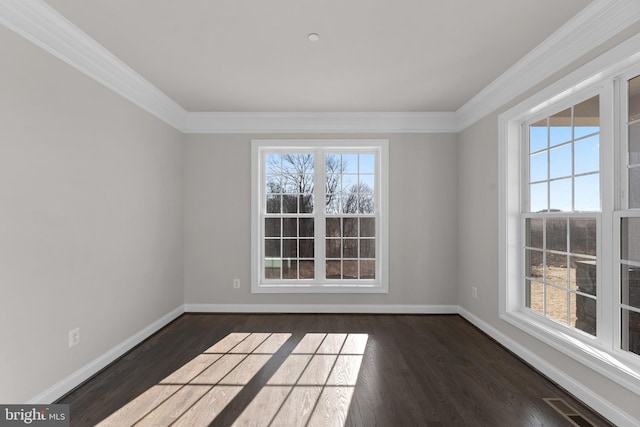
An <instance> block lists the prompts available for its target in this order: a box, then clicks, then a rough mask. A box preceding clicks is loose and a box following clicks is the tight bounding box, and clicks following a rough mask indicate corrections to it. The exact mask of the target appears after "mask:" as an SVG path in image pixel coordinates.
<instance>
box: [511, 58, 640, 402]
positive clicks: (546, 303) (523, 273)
mask: <svg viewBox="0 0 640 427" xmlns="http://www.w3.org/2000/svg"><path fill="white" fill-rule="evenodd" d="M630 49H631V48H630ZM633 49H635V48H633ZM615 54H616V55H617V54H618V53H615ZM610 55H614V53H611V54H610ZM635 57H636V58H637V55H635ZM633 58H634V56H633V55H630V56H629V57H625V58H619V59H618V60H619V61H620V62H619V63H613V64H615V65H611V64H612V62H611V61H604V60H603V61H599V62H598V61H594V64H603V63H604V64H608V65H607V66H606V68H604V69H598V68H590V67H591V64H588V65H587V66H585V68H583V69H579V70H577V71H576V72H574V73H573V74H571V75H569V76H567V77H565V78H564V79H562V80H561V81H559V82H557V83H556V84H553V85H552V86H550V87H549V88H547V89H545V90H543V91H542V92H540V93H539V94H536V95H533V96H532V97H531V98H529V99H527V100H525V101H523V102H522V103H520V104H518V105H516V106H515V107H513V108H511V109H510V110H509V111H507V112H505V113H503V114H502V115H501V116H500V119H499V122H500V123H499V126H500V131H501V133H500V146H499V147H500V149H499V154H500V157H499V158H500V165H501V170H500V188H501V192H500V196H499V197H500V211H499V213H500V245H499V249H500V270H499V274H500V275H499V279H500V316H501V318H502V319H504V320H506V321H508V322H510V323H511V324H513V325H515V326H517V327H519V328H521V329H522V330H524V331H526V332H528V333H530V334H531V335H533V336H535V337H536V338H539V339H541V340H542V341H544V342H546V343H547V344H549V345H551V346H553V347H554V348H557V349H558V350H560V351H562V352H563V353H565V354H567V355H569V356H570V357H573V358H574V359H576V360H579V361H581V362H583V363H584V364H586V365H587V366H590V367H592V368H594V369H597V370H598V371H600V372H603V373H604V374H606V375H607V376H608V377H609V378H611V379H613V380H615V381H617V382H618V383H619V384H621V385H623V386H625V387H627V388H629V389H630V390H632V391H634V392H636V393H640V64H638V63H637V59H633ZM634 62H635V63H634ZM594 67H595V66H594Z"/></svg>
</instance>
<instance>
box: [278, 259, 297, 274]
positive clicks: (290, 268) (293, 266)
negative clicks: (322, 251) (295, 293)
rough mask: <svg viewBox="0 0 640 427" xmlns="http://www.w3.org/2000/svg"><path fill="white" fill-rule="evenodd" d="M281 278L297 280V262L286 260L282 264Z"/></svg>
mask: <svg viewBox="0 0 640 427" xmlns="http://www.w3.org/2000/svg"><path fill="white" fill-rule="evenodd" d="M282 278H283V279H297V278H298V261H296V260H291V259H286V260H283V262H282Z"/></svg>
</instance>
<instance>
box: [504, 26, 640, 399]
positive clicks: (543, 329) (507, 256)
mask: <svg viewBox="0 0 640 427" xmlns="http://www.w3.org/2000/svg"><path fill="white" fill-rule="evenodd" d="M612 64H613V65H612ZM637 64H640V36H635V37H633V38H631V39H629V40H628V41H627V42H625V43H622V44H621V45H619V46H617V47H616V48H614V49H612V50H610V51H608V52H607V53H605V54H603V55H602V56H600V57H598V58H596V59H595V60H593V61H591V62H589V63H588V64H586V65H584V66H582V67H581V68H579V69H578V70H576V71H574V72H572V73H571V74H569V75H567V76H565V77H564V78H562V79H560V80H559V81H557V82H555V83H553V84H552V85H550V86H548V87H547V88H545V89H543V90H541V91H540V92H538V93H536V94H534V95H533V96H531V97H530V98H528V99H526V100H524V101H522V102H520V103H519V104H517V105H516V106H514V107H512V108H510V109H509V110H508V111H506V112H504V113H502V114H501V115H500V116H499V118H498V140H499V146H498V162H499V163H498V167H499V172H498V182H499V195H498V209H499V213H498V221H499V235H498V239H499V242H498V248H499V253H498V255H499V266H498V268H499V273H498V275H499V307H500V308H499V310H500V312H499V316H500V319H502V320H504V321H506V322H508V323H510V324H512V325H514V326H515V327H517V328H519V329H521V330H523V331H525V332H527V333H528V334H530V335H531V336H533V337H535V338H537V339H539V340H540V341H542V342H544V343H546V344H548V345H549V346H551V347H553V348H555V349H557V350H559V351H560V352H562V353H564V354H565V355H567V356H569V357H571V358H573V359H575V360H577V361H579V362H581V363H582V364H584V365H586V366H588V367H590V368H592V369H594V370H595V371H596V372H600V373H602V374H603V375H605V376H607V377H608V378H610V379H612V380H613V381H615V382H617V383H618V384H620V385H621V386H623V387H625V388H627V389H628V390H630V391H632V392H634V393H636V394H640V361H639V360H638V359H639V358H638V357H635V356H634V355H631V354H629V353H628V352H625V351H622V350H619V346H618V347H616V345H619V339H616V338H615V333H614V332H613V331H615V330H619V329H614V325H616V324H617V323H616V322H617V321H618V318H619V316H618V315H616V313H615V312H616V311H617V310H615V309H614V307H617V306H618V304H617V301H619V282H615V281H613V280H615V277H616V273H615V271H613V270H614V269H613V268H612V267H613V266H614V265H615V259H614V257H615V256H616V254H615V253H613V252H616V251H615V250H614V248H613V247H611V246H613V244H611V246H610V247H609V248H603V247H602V242H603V240H604V239H602V238H600V236H599V238H598V242H599V245H600V247H599V254H600V255H599V256H600V259H601V261H602V264H603V265H606V266H608V267H607V268H606V269H605V268H599V269H598V270H599V271H598V275H599V283H600V285H599V286H600V289H599V290H598V325H597V327H598V331H597V332H598V338H594V337H591V336H589V335H588V334H583V333H580V332H578V331H573V330H572V329H571V328H566V327H561V326H558V325H557V324H556V323H555V322H553V321H551V320H549V319H545V318H544V317H542V316H539V315H535V314H534V313H531V311H530V310H525V309H523V305H524V304H523V301H524V296H523V285H522V282H523V279H522V277H523V275H522V272H523V269H524V265H523V259H522V258H523V257H522V249H521V248H522V239H523V234H524V233H523V229H522V222H521V215H522V200H521V198H520V197H521V191H522V189H523V188H524V183H523V182H522V181H523V179H522V168H523V167H526V166H525V165H524V164H523V163H524V161H523V159H524V155H523V153H522V144H521V141H522V138H523V134H522V132H523V130H522V123H523V122H524V121H525V120H529V119H531V118H532V117H534V116H536V115H539V114H541V113H542V112H543V111H545V110H547V109H548V108H549V107H550V106H561V105H562V104H563V103H564V104H570V103H571V101H572V100H576V99H580V98H581V97H583V98H584V99H586V98H587V97H588V96H586V95H585V94H587V93H595V92H597V91H598V89H597V88H598V87H604V86H608V88H605V90H603V91H602V92H601V96H605V97H609V99H608V100H607V102H608V103H609V104H607V105H612V106H613V108H612V109H611V110H612V111H601V115H602V118H601V120H602V122H601V124H602V126H601V141H602V139H605V138H609V139H614V138H617V139H619V138H620V132H623V130H622V129H621V128H622V126H621V125H620V124H618V123H613V122H612V118H613V117H614V111H613V110H614V109H616V108H618V106H619V105H620V102H618V100H619V98H620V93H621V92H620V90H619V89H618V88H616V86H617V83H616V81H617V79H616V77H617V76H620V75H621V74H622V73H625V72H627V70H628V69H629V68H630V67H638V65H637ZM639 74H640V73H639ZM612 98H613V99H612ZM561 109H562V108H557V110H561ZM616 113H619V112H616ZM618 117H619V114H618ZM614 146H615V144H609V146H608V149H605V150H603V151H602V158H601V166H603V167H601V185H602V190H601V197H602V198H603V199H602V204H603V206H602V207H603V212H604V211H605V209H610V210H614V209H616V208H619V206H620V205H619V203H620V201H619V200H614V195H613V194H611V193H612V192H610V191H608V190H607V189H610V188H614V185H615V186H617V187H619V186H620V184H621V182H622V181H623V179H622V178H621V177H620V176H619V175H620V174H617V175H616V176H614V174H613V173H611V170H610V169H607V168H611V167H613V165H614V164H615V162H616V159H620V158H621V157H620V154H621V153H620V152H614V150H615V148H614ZM603 168H604V169H603ZM614 181H615V182H614ZM614 222H616V223H617V221H614V218H613V215H611V214H609V215H604V214H603V217H602V221H601V224H600V228H601V230H602V232H603V231H605V230H609V232H611V233H613V235H614V238H613V239H609V240H610V241H614V240H615V231H614V227H615V224H614ZM599 233H601V231H599ZM618 234H619V233H618ZM613 243H614V244H615V242H613ZM603 281H607V282H609V283H613V286H609V287H608V288H606V289H604V290H603V289H602V288H603V286H602V285H601V284H602V283H603ZM611 281H613V282H611ZM605 307H610V308H609V309H606V310H605ZM605 314H606V315H605Z"/></svg>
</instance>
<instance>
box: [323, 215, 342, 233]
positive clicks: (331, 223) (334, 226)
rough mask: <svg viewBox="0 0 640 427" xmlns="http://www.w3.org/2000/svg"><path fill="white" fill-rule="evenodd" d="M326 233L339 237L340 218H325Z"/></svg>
mask: <svg viewBox="0 0 640 427" xmlns="http://www.w3.org/2000/svg"><path fill="white" fill-rule="evenodd" d="M326 224H327V225H326V230H325V232H326V234H327V237H341V236H342V233H341V231H340V218H327V221H326Z"/></svg>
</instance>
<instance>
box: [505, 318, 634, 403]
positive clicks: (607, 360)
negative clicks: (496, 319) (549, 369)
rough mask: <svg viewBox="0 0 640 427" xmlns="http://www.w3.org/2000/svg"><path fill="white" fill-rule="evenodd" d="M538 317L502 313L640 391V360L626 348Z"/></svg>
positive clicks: (594, 368)
mask: <svg viewBox="0 0 640 427" xmlns="http://www.w3.org/2000/svg"><path fill="white" fill-rule="evenodd" d="M536 317H537V316H534V315H532V314H528V313H525V312H521V311H513V312H507V313H503V314H501V315H500V318H501V319H502V320H504V321H506V322H508V323H510V324H511V325H513V326H515V327H517V328H518V329H520V330H522V331H524V332H526V333H528V334H529V335H531V336H533V337H534V338H537V339H538V340H540V341H542V342H543V343H545V344H547V345H549V346H551V347H553V348H554V349H556V350H558V351H560V352H562V353H564V354H565V355H567V356H569V357H571V358H572V359H575V360H577V361H578V362H580V363H582V364H584V365H586V366H587V367H589V368H591V369H593V370H595V371H596V372H598V373H600V374H602V375H604V376H605V377H607V378H609V379H611V380H612V381H614V382H616V383H618V384H619V385H621V386H623V387H625V388H627V389H628V390H630V391H632V392H634V393H636V394H638V395H640V363H637V362H636V361H634V360H627V359H630V357H627V355H625V354H624V353H623V352H622V351H619V352H618V351H613V350H611V349H605V348H603V347H602V346H601V344H600V343H599V342H598V341H597V340H596V338H590V337H588V336H584V337H582V336H579V335H582V334H579V333H573V331H570V330H566V331H563V330H562V329H563V328H562V327H557V328H556V327H551V326H549V325H547V324H546V322H543V321H541V319H537V318H536Z"/></svg>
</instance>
